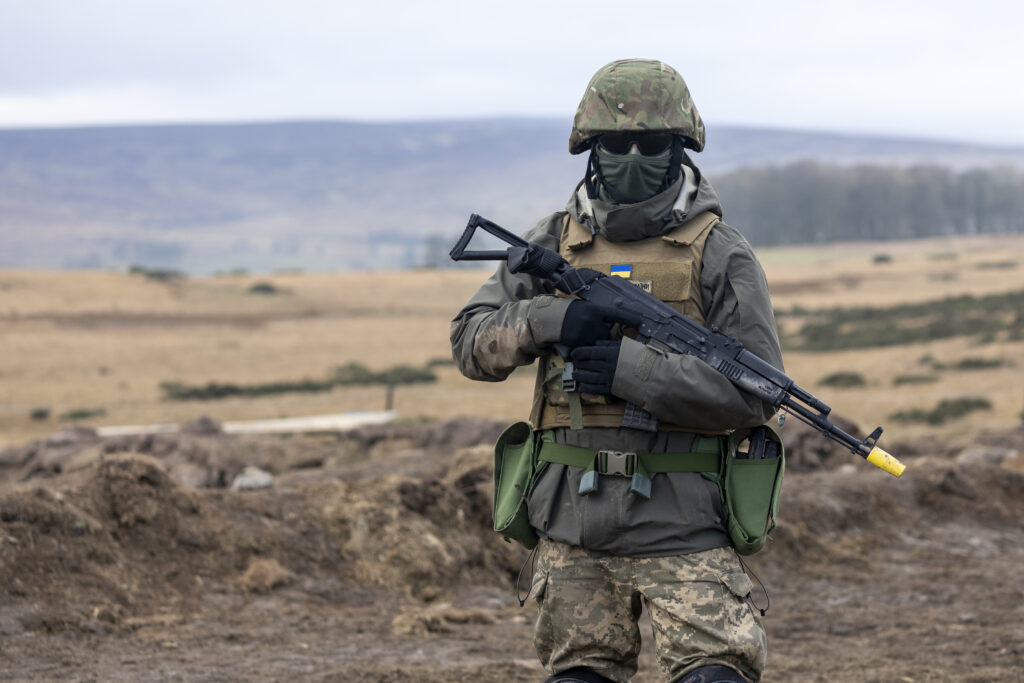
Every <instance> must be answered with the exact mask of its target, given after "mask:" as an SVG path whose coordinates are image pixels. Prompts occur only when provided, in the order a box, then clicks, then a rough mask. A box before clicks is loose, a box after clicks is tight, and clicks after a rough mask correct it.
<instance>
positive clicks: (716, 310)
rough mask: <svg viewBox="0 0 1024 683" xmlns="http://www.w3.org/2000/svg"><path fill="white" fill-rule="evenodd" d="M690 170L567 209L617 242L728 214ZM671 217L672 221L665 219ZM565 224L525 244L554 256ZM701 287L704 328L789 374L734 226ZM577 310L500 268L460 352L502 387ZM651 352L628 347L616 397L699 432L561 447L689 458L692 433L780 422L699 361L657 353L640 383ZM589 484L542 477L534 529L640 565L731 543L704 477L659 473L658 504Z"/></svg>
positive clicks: (534, 502) (718, 234)
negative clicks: (617, 200) (653, 191)
mask: <svg viewBox="0 0 1024 683" xmlns="http://www.w3.org/2000/svg"><path fill="white" fill-rule="evenodd" d="M685 163H686V164H687V165H688V166H689V167H690V170H692V171H694V173H689V172H688V173H686V174H684V176H683V177H681V178H680V180H679V181H678V182H677V183H676V184H675V185H673V187H671V188H669V189H668V190H666V191H665V192H663V193H662V194H660V195H656V196H655V197H653V198H651V199H649V200H647V201H645V202H641V203H639V204H630V205H625V206H616V205H610V204H605V203H603V202H601V201H600V200H596V199H595V200H590V199H587V198H586V195H585V193H582V192H579V188H577V192H574V193H573V196H572V198H571V199H570V200H569V203H568V205H567V207H566V210H567V211H569V212H571V213H572V214H573V216H574V217H575V218H576V220H578V221H579V222H580V223H582V224H584V225H588V226H589V227H591V229H593V230H596V231H597V232H598V233H599V234H601V235H602V236H604V237H606V238H608V239H609V240H611V241H613V242H614V241H626V240H635V239H649V238H660V237H659V236H660V235H661V234H664V233H665V232H668V231H669V230H671V229H673V228H674V227H676V226H677V225H679V224H681V223H682V222H683V221H685V220H686V218H687V217H689V216H694V215H697V214H698V213H699V212H702V211H712V212H714V213H715V214H717V215H719V216H721V207H720V205H719V202H718V197H717V195H716V194H715V192H714V190H713V189H712V187H711V185H710V184H709V183H708V182H707V180H706V179H703V178H701V177H700V174H699V172H696V169H695V168H693V166H692V162H690V160H689V159H687V160H686V162H685ZM680 197H682V201H680ZM681 204H682V205H684V206H685V208H684V210H682V211H680V210H679V206H680V205H681ZM669 215H674V216H675V218H674V219H673V220H667V221H666V220H665V218H664V217H665V216H669ZM564 216H565V212H564V211H560V212H556V213H554V214H551V215H550V216H548V217H546V218H544V219H543V220H541V221H540V222H539V223H538V224H537V225H536V226H534V227H533V228H532V229H531V230H529V231H528V232H527V233H526V234H525V235H524V237H525V238H526V239H527V240H530V241H533V242H537V243H539V244H541V245H543V246H545V247H547V248H549V249H553V250H556V251H557V250H558V246H559V245H558V240H559V236H560V234H561V230H562V224H563V219H564ZM700 284H701V300H702V302H703V307H704V312H705V320H706V323H707V325H708V326H711V325H716V326H718V327H719V328H721V329H722V330H723V332H724V333H725V334H728V335H730V336H733V337H736V338H738V339H739V340H741V341H742V342H743V343H744V345H745V346H746V347H747V348H748V349H750V350H751V351H752V352H753V353H755V354H757V355H758V356H760V357H761V358H763V359H764V360H766V361H768V362H769V363H771V364H772V365H775V366H776V367H779V368H781V367H782V357H781V351H780V349H779V341H778V334H777V331H776V327H775V319H774V316H773V313H772V307H771V301H770V299H769V295H768V286H767V283H766V281H765V277H764V272H763V271H762V269H761V266H760V264H759V263H758V261H757V259H756V258H755V256H754V254H753V251H752V250H751V248H750V246H749V244H748V243H747V241H746V240H745V239H744V238H743V236H742V235H740V233H739V232H737V231H736V230H735V229H733V228H731V227H730V226H728V225H727V224H725V223H722V222H720V223H718V224H717V225H715V227H713V228H712V229H711V232H710V234H709V235H708V238H707V242H706V243H705V247H704V254H703V259H702V269H701V277H700ZM569 303H570V302H569V301H568V300H566V299H564V298H558V297H556V296H555V291H554V289H553V287H552V286H551V285H550V284H549V283H548V282H546V281H544V280H541V279H538V278H535V277H533V276H530V275H524V274H519V275H513V274H511V273H509V272H508V270H507V269H506V268H505V266H504V264H502V265H500V266H499V267H498V269H497V270H496V272H495V273H494V274H493V275H492V276H491V277H490V279H489V280H487V282H486V283H484V285H483V286H482V287H481V288H480V289H479V290H478V291H477V293H476V294H475V295H474V296H473V297H472V299H470V301H469V303H467V304H466V306H465V307H464V308H463V309H462V310H461V311H460V312H459V314H458V315H457V316H456V317H455V319H454V320H453V321H452V325H451V342H452V349H453V352H454V356H455V359H456V362H457V363H458V365H459V367H460V369H461V370H462V372H463V374H464V375H466V376H467V377H469V378H471V379H477V380H483V381H491V382H496V381H501V380H503V379H505V378H506V377H507V376H508V375H509V374H510V373H511V372H512V371H513V370H514V369H515V368H516V367H518V366H520V365H527V364H530V363H532V362H534V360H535V359H536V358H537V357H539V356H541V355H543V354H546V353H549V352H550V347H551V345H552V344H553V343H555V342H556V341H557V340H558V337H559V334H560V332H561V327H562V319H563V318H564V316H565V311H566V309H567V308H568V305H569ZM643 356H644V346H643V344H641V343H639V342H637V341H635V340H632V339H623V342H622V348H621V351H620V355H619V364H618V367H617V369H616V373H615V378H614V382H613V385H612V391H613V393H614V394H615V395H617V396H619V397H620V398H623V399H626V400H628V401H631V402H633V403H635V404H637V405H640V406H643V407H644V408H645V409H647V410H648V411H649V412H651V413H652V414H653V415H655V416H656V417H657V418H659V419H660V420H663V421H665V422H671V423H674V424H677V425H682V426H683V427H685V428H687V429H691V428H692V429H693V432H692V433H691V432H678V431H676V432H658V433H657V434H652V433H650V432H640V431H635V430H630V429H609V428H585V429H582V430H571V429H557V430H554V431H555V434H554V436H555V440H556V441H557V442H559V443H567V444H570V445H574V446H581V447H584V448H591V449H594V450H598V449H612V450H619V451H633V452H648V453H650V452H667V453H672V452H685V451H687V450H690V445H691V443H692V441H693V439H694V435H695V434H700V433H716V432H722V431H726V430H731V429H737V428H742V427H751V426H755V425H758V424H762V423H763V422H765V421H766V420H767V419H769V418H770V417H771V415H772V412H773V409H772V407H771V406H770V405H768V404H765V403H763V402H761V401H760V400H758V399H755V398H753V397H751V396H749V395H748V394H745V393H743V392H741V391H740V390H739V389H737V388H736V387H735V386H734V385H733V384H732V383H731V382H730V381H729V380H728V379H726V378H725V377H724V376H723V375H721V374H719V373H718V372H717V371H715V370H713V369H711V368H710V367H708V366H707V365H706V364H704V363H703V361H700V360H698V359H696V358H693V357H692V356H685V355H679V354H665V353H659V355H658V359H657V360H656V361H655V364H654V366H653V368H652V369H651V372H650V373H649V375H648V379H646V380H645V381H640V380H639V379H638V375H637V374H636V373H635V372H633V369H634V368H635V367H636V364H637V363H638V362H640V360H641V358H642V357H643ZM647 362H649V359H648V360H647ZM580 476H581V471H580V470H579V469H578V468H573V467H568V466H565V465H558V464H553V463H552V464H548V465H547V466H546V469H544V471H543V472H541V473H540V474H539V476H538V478H537V479H536V480H535V484H534V486H533V488H532V489H531V491H530V493H529V509H530V521H531V523H532V524H533V526H534V527H535V528H536V529H537V530H538V532H539V533H540V534H541V535H543V536H546V537H548V538H551V539H553V540H556V541H561V542H565V543H569V544H571V545H576V546H581V547H583V548H585V549H587V550H590V551H591V552H593V553H595V554H611V555H625V556H636V557H650V556H663V555H675V554H682V553H690V552H698V551H701V550H707V549H709V548H714V547H719V546H724V545H728V544H729V539H728V534H727V532H726V530H725V526H724V516H723V510H722V504H721V500H720V496H719V492H718V487H717V485H716V484H714V483H713V482H711V481H709V480H708V479H706V478H704V477H702V476H701V475H699V474H695V473H685V472H681V473H671V474H668V473H660V474H656V475H654V477H653V495H652V497H651V499H650V500H644V499H642V498H639V497H637V496H635V495H633V494H631V493H630V490H629V480H628V478H626V477H616V476H602V477H601V482H600V487H599V489H598V491H596V492H594V493H591V494H589V495H587V496H580V495H579V494H578V488H579V479H580Z"/></svg>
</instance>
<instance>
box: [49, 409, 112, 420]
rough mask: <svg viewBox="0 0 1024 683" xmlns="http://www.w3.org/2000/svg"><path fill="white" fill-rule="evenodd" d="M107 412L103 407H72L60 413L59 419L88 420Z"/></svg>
mask: <svg viewBox="0 0 1024 683" xmlns="http://www.w3.org/2000/svg"><path fill="white" fill-rule="evenodd" d="M106 414H107V411H106V410H104V409H103V408H72V409H71V410H69V411H67V412H66V413H62V414H61V416H60V419H61V420H68V421H70V420H88V419H89V418H91V417H103V416H104V415H106Z"/></svg>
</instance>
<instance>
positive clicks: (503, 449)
mask: <svg viewBox="0 0 1024 683" xmlns="http://www.w3.org/2000/svg"><path fill="white" fill-rule="evenodd" d="M535 462H536V458H535V448H534V434H533V425H531V424H530V423H529V422H516V423H515V424H513V425H511V426H509V427H508V428H507V429H505V431H504V432H502V433H501V436H499V437H498V441H497V443H495V444H494V510H493V517H494V530H495V531H497V532H498V533H499V534H501V535H502V536H504V537H505V540H506V541H516V542H517V543H519V544H520V545H522V546H523V547H524V548H526V549H527V550H530V549H532V548H533V547H534V546H535V545H537V541H538V536H537V532H536V531H534V530H533V527H532V526H530V515H529V512H528V511H527V509H526V494H527V492H528V491H529V488H530V483H531V482H532V480H533V473H534V469H535Z"/></svg>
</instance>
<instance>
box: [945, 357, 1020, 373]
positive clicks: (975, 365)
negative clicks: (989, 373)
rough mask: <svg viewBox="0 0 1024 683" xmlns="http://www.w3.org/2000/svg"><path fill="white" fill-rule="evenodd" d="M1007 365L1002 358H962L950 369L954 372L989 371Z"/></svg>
mask: <svg viewBox="0 0 1024 683" xmlns="http://www.w3.org/2000/svg"><path fill="white" fill-rule="evenodd" d="M1006 364H1007V363H1006V361H1005V360H1003V359H1002V358H961V359H960V360H958V361H957V362H956V363H953V365H951V366H949V367H950V369H952V370H989V369H991V368H1001V367H1003V366H1004V365H1006Z"/></svg>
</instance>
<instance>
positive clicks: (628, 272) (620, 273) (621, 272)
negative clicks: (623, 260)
mask: <svg viewBox="0 0 1024 683" xmlns="http://www.w3.org/2000/svg"><path fill="white" fill-rule="evenodd" d="M610 272H611V274H612V275H615V276H616V277H624V278H630V277H633V266H628V265H627V266H612V268H611V271H610Z"/></svg>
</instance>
